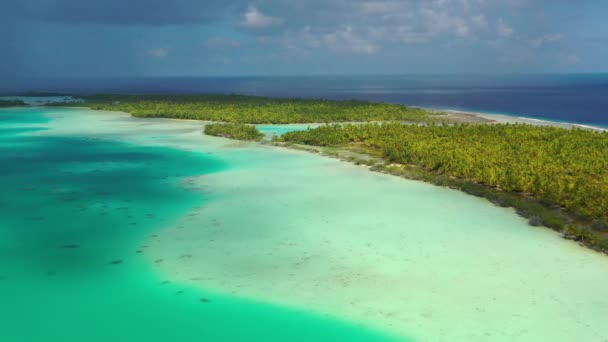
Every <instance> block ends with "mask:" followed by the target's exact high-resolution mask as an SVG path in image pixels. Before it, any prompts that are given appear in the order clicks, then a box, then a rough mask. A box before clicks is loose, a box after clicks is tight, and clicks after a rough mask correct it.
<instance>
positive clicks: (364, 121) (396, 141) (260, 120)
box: [49, 95, 608, 253]
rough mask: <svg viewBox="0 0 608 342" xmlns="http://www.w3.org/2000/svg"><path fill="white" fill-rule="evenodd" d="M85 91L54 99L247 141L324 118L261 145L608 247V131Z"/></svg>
mask: <svg viewBox="0 0 608 342" xmlns="http://www.w3.org/2000/svg"><path fill="white" fill-rule="evenodd" d="M80 98H82V101H79V102H71V103H53V104H49V105H52V106H80V107H89V108H91V109H96V110H110V111H123V112H127V113H130V114H131V115H132V116H135V117H145V118H171V119H193V120H204V121H215V122H219V123H214V124H208V125H207V126H206V128H205V130H204V132H205V133H206V134H208V135H214V136H219V137H224V138H232V139H237V140H245V141H261V140H263V139H262V138H263V136H264V134H262V133H261V132H259V131H258V130H257V129H256V128H255V126H254V125H255V124H303V123H323V124H324V125H322V126H321V127H318V128H313V129H308V130H304V131H294V132H288V133H286V134H284V135H282V136H275V137H274V138H273V139H272V140H271V141H268V140H263V141H262V142H261V143H263V144H272V145H276V146H282V147H288V148H295V149H303V150H307V151H310V152H314V153H321V154H324V155H328V156H332V157H337V158H340V159H343V160H347V161H351V162H354V163H357V164H360V165H366V166H367V167H369V168H370V170H372V171H378V172H384V173H389V174H392V175H396V176H401V177H405V178H410V179H415V180H421V181H425V182H429V183H432V184H436V185H439V186H445V187H450V188H453V189H458V190H461V191H463V192H466V193H468V194H471V195H475V196H479V197H483V198H486V199H488V200H489V201H491V202H492V203H494V204H496V205H499V206H502V207H512V208H514V209H515V210H516V212H517V213H518V214H519V215H521V216H523V217H525V218H527V219H528V221H529V223H530V225H532V226H545V227H548V228H551V229H554V230H556V231H559V232H561V233H562V234H563V237H564V238H567V239H571V240H575V241H578V242H579V243H580V244H581V245H584V246H587V247H590V248H593V249H595V250H598V251H601V252H605V253H606V252H608V160H607V159H606V158H605V151H607V150H608V133H606V132H605V131H597V130H589V129H581V128H577V127H574V128H564V127H562V126H563V125H528V124H510V123H495V122H493V121H491V120H487V119H486V120H480V119H479V118H476V117H471V116H458V117H454V116H453V115H447V114H446V113H444V112H441V111H435V110H427V109H423V108H414V107H408V106H404V105H399V104H388V103H379V102H367V101H358V100H345V101H339V100H324V99H280V98H266V97H255V96H243V95H162V96H161V95H92V96H84V97H80ZM463 118H464V119H465V120H463ZM467 118H468V119H467ZM556 126H559V127H556Z"/></svg>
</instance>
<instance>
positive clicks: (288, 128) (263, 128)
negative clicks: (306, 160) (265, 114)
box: [256, 124, 319, 138]
mask: <svg viewBox="0 0 608 342" xmlns="http://www.w3.org/2000/svg"><path fill="white" fill-rule="evenodd" d="M318 126H319V125H318V124H291V125H256V127H257V129H258V130H259V131H260V132H262V133H264V134H265V135H266V137H267V138H272V137H273V136H275V135H276V136H281V135H283V134H285V133H288V132H294V131H305V130H307V129H308V128H315V127H318Z"/></svg>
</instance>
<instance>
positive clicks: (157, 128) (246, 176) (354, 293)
mask: <svg viewBox="0 0 608 342" xmlns="http://www.w3.org/2000/svg"><path fill="white" fill-rule="evenodd" d="M56 126H57V128H58V129H59V130H62V131H61V132H62V134H70V133H74V134H78V132H79V131H80V132H81V131H83V130H91V131H94V132H95V134H97V135H99V136H101V137H103V136H111V137H112V138H113V139H122V140H127V141H131V142H137V143H142V144H159V145H168V146H174V147H178V148H183V149H191V150H193V151H200V152H204V153H213V154H214V155H215V156H217V157H218V158H220V159H222V160H224V161H225V162H226V163H227V165H230V169H228V170H227V171H224V172H220V173H216V174H212V175H206V176H203V177H195V178H192V179H187V180H184V186H187V187H191V188H193V189H196V191H204V192H206V193H208V194H209V195H210V199H209V200H208V201H207V202H206V203H204V204H202V205H201V206H200V207H197V208H193V210H192V212H191V213H189V214H187V215H185V216H184V217H183V218H182V219H180V220H178V221H177V222H175V223H173V224H171V225H170V226H168V227H167V228H166V229H165V230H163V231H161V232H159V233H158V234H157V235H158V236H157V237H155V238H153V239H151V240H150V241H147V242H146V243H147V244H148V245H149V246H150V248H149V250H148V251H147V252H146V253H149V254H148V255H149V257H150V260H156V259H163V262H162V263H158V264H157V265H158V267H159V268H160V270H161V271H162V272H165V273H167V274H168V275H170V276H171V277H173V278H174V279H178V280H181V281H184V282H188V283H192V284H195V285H197V286H200V287H202V288H206V289H212V290H217V291H222V292H226V293H234V294H237V295H240V296H244V297H248V298H254V299H258V300H263V301H268V302H272V303H278V304H284V305H291V306H296V307H300V308H305V309H310V310H314V311H317V312H321V313H327V314H329V315H333V316H336V317H340V318H343V319H348V320H352V321H356V322H361V323H363V324H366V325H368V326H370V327H373V328H377V329H381V330H384V331H388V332H392V333H395V334H399V335H402V336H407V337H411V338H413V339H414V340H419V341H553V342H555V341H589V342H593V341H607V340H608V324H607V322H608V286H606V284H608V257H606V256H605V255H601V254H598V253H595V252H592V251H590V250H587V249H584V248H581V247H579V246H577V245H576V244H574V243H572V242H569V241H565V240H563V239H561V238H560V237H559V236H558V234H556V233H554V232H551V231H550V230H548V229H542V228H532V227H530V226H528V225H527V224H526V222H525V221H524V220H523V219H521V218H520V217H518V216H517V215H516V214H515V213H513V211H512V210H509V209H503V208H498V207H495V206H493V205H491V204H489V203H488V202H487V201H485V200H481V199H478V198H475V197H472V196H468V195H465V194H462V193H460V192H457V191H451V190H446V189H442V188H438V187H435V186H431V185H427V184H424V183H419V182H413V181H407V180H403V179H399V178H396V177H391V176H387V175H381V174H377V173H372V172H369V171H368V170H366V169H364V168H360V167H356V166H354V165H350V164H347V163H342V162H339V161H336V160H332V159H327V158H323V157H318V156H314V155H311V154H306V153H303V152H295V151H288V150H281V149H277V148H271V147H263V146H257V145H251V144H239V143H234V142H231V141H227V140H222V139H216V138H210V137H203V136H202V135H201V134H200V128H201V125H200V124H199V123H193V122H177V121H168V120H162V121H161V120H158V121H153V120H138V119H132V118H128V117H126V116H125V115H124V114H120V113H118V114H117V113H104V112H96V113H94V114H88V115H86V116H83V115H80V116H76V115H75V116H74V117H70V118H69V120H61V118H59V119H58V120H57V121H56Z"/></svg>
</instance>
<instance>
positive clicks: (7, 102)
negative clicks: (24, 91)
mask: <svg viewBox="0 0 608 342" xmlns="http://www.w3.org/2000/svg"><path fill="white" fill-rule="evenodd" d="M25 105H26V103H25V102H23V101H21V100H0V107H17V106H25Z"/></svg>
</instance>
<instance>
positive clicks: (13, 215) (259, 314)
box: [0, 108, 391, 342]
mask: <svg viewBox="0 0 608 342" xmlns="http://www.w3.org/2000/svg"><path fill="white" fill-rule="evenodd" d="M86 114H87V113H86V112H82V111H75V110H68V109H66V110H47V109H39V108H28V109H3V110H0V176H1V177H0V188H1V189H2V196H1V198H0V303H2V305H1V306H0V326H1V328H0V340H2V341H19V342H22V341H273V340H275V341H287V340H289V341H336V340H354V341H389V340H391V339H390V338H388V337H387V336H383V335H382V334H376V333H373V332H371V331H368V330H366V329H364V328H361V327H359V326H357V325H355V324H349V323H343V322H340V321H337V320H335V319H331V318H327V317H325V316H323V315H320V314H314V313H309V312H306V311H305V310H297V309H287V308H283V307H278V306H273V305H268V304H265V303H261V302H259V301H255V299H254V300H245V299H241V298H237V297H235V296H231V295H230V294H229V293H221V292H213V291H205V290H201V289H197V288H194V287H192V286H190V285H188V284H185V283H180V282H174V281H173V279H171V278H169V277H167V276H164V275H161V274H159V272H157V271H156V270H155V268H154V267H153V266H152V265H155V264H159V263H161V262H162V261H161V260H158V259H154V260H151V259H150V258H151V257H148V256H147V254H148V253H147V247H146V246H145V245H144V244H145V240H146V238H149V237H152V236H154V234H155V233H157V232H158V231H159V230H161V229H162V228H163V227H164V226H165V225H167V223H168V222H171V221H172V220H174V219H175V218H176V217H178V216H180V215H184V214H186V213H188V212H189V211H190V210H192V208H194V207H200V206H204V205H205V203H206V201H207V200H208V196H207V195H206V194H205V192H204V191H199V189H193V188H192V187H188V186H186V185H184V184H183V183H182V180H183V178H184V177H188V176H193V175H198V176H200V175H204V174H211V173H217V172H222V171H224V170H228V169H230V168H233V167H235V166H233V165H229V164H227V163H226V162H224V161H222V160H220V159H217V158H214V157H213V156H210V155H207V154H203V153H190V152H186V151H182V150H179V149H172V148H166V147H159V146H143V145H136V144H132V143H128V142H125V141H120V139H111V138H108V137H101V136H96V135H95V134H94V132H93V131H94V130H93V131H89V132H85V131H86V129H85V130H82V131H80V132H78V133H76V134H65V135H64V134H61V133H58V134H56V133H55V132H54V129H53V121H55V119H54V118H53V117H55V118H57V117H64V118H66V117H67V118H68V119H69V118H70V117H72V116H74V115H82V116H86ZM91 123H93V124H94V122H93V121H91ZM131 128H132V129H133V128H134V127H131ZM89 129H91V127H89ZM153 138H154V137H152V139H153Z"/></svg>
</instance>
